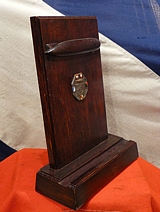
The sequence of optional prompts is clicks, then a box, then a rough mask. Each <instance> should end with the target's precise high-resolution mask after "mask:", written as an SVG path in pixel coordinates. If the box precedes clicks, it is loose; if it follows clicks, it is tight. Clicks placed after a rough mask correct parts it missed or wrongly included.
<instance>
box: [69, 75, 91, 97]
mask: <svg viewBox="0 0 160 212" xmlns="http://www.w3.org/2000/svg"><path fill="white" fill-rule="evenodd" d="M71 85H72V92H73V96H74V97H75V98H76V99H77V100H78V101H82V100H84V99H85V97H86V95H87V92H88V82H87V78H86V77H85V76H84V75H83V74H82V73H81V72H80V73H77V74H75V75H74V77H73V80H72V83H71Z"/></svg>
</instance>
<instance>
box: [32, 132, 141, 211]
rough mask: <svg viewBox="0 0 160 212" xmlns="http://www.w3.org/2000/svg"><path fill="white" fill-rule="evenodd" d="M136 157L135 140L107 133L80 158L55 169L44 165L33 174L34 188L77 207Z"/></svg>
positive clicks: (65, 203) (63, 202) (73, 207)
mask: <svg viewBox="0 0 160 212" xmlns="http://www.w3.org/2000/svg"><path fill="white" fill-rule="evenodd" d="M137 157H138V151H137V145H136V143H135V142H134V141H126V140H124V139H123V138H120V137H118V136H114V135H109V137H108V139H106V140H105V141H103V142H101V144H100V145H98V146H96V147H94V148H93V149H92V150H90V151H88V152H87V153H85V154H84V155H82V156H81V157H80V158H78V159H76V160H75V161H73V162H72V163H70V164H68V165H67V166H65V167H63V168H61V169H59V170H54V169H52V168H50V166H49V165H47V166H45V167H43V168H42V169H41V170H40V171H39V172H38V173H37V178H36V191H38V192H39V193H41V194H43V195H45V196H47V197H49V198H51V199H53V200H55V201H57V202H59V203H61V204H63V205H65V206H68V207H70V208H72V209H74V210H76V209H78V208H80V207H81V206H82V205H83V204H84V203H85V202H86V201H87V200H89V199H90V198H92V197H93V196H94V195H95V194H96V193H97V192H98V191H99V190H100V189H102V188H103V187H104V186H105V185H107V184H108V183H109V182H110V181H111V180H113V179H114V178H115V177H116V176H117V175H118V174H120V173H121V172H122V171H123V170H124V169H125V168H127V167H128V166H129V165H130V164H131V163H132V162H133V161H135V160H136V159H137Z"/></svg>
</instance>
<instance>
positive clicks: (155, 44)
mask: <svg viewBox="0 0 160 212" xmlns="http://www.w3.org/2000/svg"><path fill="white" fill-rule="evenodd" d="M44 1H45V2H46V3H48V4H49V5H50V6H52V7H53V8H54V9H56V10H58V11H59V12H61V13H63V14H64V15H66V16H96V17H97V20H98V26H99V32H101V33H102V34H104V35H105V36H107V37H108V38H109V39H111V40H112V41H114V42H115V43H117V44H118V45H120V46H121V47H123V48H124V49H126V50H127V51H128V52H130V53H131V54H133V55H134V56H136V57H137V58H138V59H139V60H141V61H142V62H143V63H144V64H146V65H147V66H148V67H149V68H150V69H152V70H153V71H154V72H155V73H157V74H158V75H160V20H159V19H158V18H159V16H160V0H107V1H105V0H98V1H97V0H81V1H79V0H44Z"/></svg>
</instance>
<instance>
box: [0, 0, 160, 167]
mask: <svg viewBox="0 0 160 212" xmlns="http://www.w3.org/2000/svg"><path fill="white" fill-rule="evenodd" d="M0 14H1V19H0V121H1V122H0V136H1V137H0V139H1V140H2V141H4V142H5V143H6V144H8V145H10V146H11V147H13V148H15V149H17V150H20V149H22V148H25V147H39V148H44V147H46V144H45V134H44V129H43V119H42V112H41V103H40V97H39V90H38V82H37V75H36V66H35V61H34V52H33V45H32V36H31V28H30V20H29V19H30V16H36V15H48V16H49V15H52V16H57V15H61V13H59V12H58V11H56V10H54V9H53V8H51V7H49V6H48V5H47V4H45V3H44V2H42V1H41V0H23V1H19V0H5V1H3V0H0ZM100 41H101V54H102V66H103V76H104V88H105V99H106V109H107V120H108V128H109V132H110V133H113V134H115V135H119V136H121V137H124V138H125V139H129V140H130V139H132V140H135V141H136V142H137V143H138V147H139V152H140V155H141V156H142V157H143V158H145V159H147V160H148V161H149V162H151V163H153V164H155V165H156V166H159V167H160V155H159V152H160V145H159V141H160V140H159V138H160V123H159V120H160V79H159V77H158V76H157V75H156V74H155V73H153V72H152V70H150V69H149V68H148V67H147V66H145V65H144V64H143V63H142V62H140V61H139V60H138V59H137V58H135V57H134V56H132V55H131V54H129V53H128V52H127V51H126V50H124V49H122V48H121V47H120V46H118V45H117V44H115V43H114V42H112V41H111V40H110V39H108V38H106V37H105V36H103V35H101V34H100Z"/></svg>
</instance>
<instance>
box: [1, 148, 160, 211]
mask: <svg viewBox="0 0 160 212" xmlns="http://www.w3.org/2000/svg"><path fill="white" fill-rule="evenodd" d="M47 163H48V158H47V152H46V150H42V149H23V150H21V151H18V152H17V153H14V154H13V155H11V156H10V157H8V158H7V159H5V160H4V161H2V162H1V163H0V174H1V180H0V181H1V183H0V191H1V192H0V212H17V211H18V212H21V211H22V212H41V211H42V212H44V211H46V212H62V211H63V212H69V211H72V210H71V209H69V208H67V207H65V206H63V205H61V204H59V203H56V202H55V201H53V200H51V199H49V198H47V197H45V196H43V195H41V194H39V193H37V192H36V191H35V177H36V173H37V171H38V170H39V169H40V168H42V167H43V166H44V165H46V164H47ZM78 211H81V212H83V211H86V212H91V211H94V212H98V211H103V212H106V211H125V212H160V170H159V169H158V168H156V167H154V166H153V165H151V164H149V163H148V162H146V161H145V160H143V159H142V158H138V160H136V161H135V162H134V163H133V164H132V165H130V166H129V167H128V168H127V169H126V170H125V171H123V172H122V173H121V174H120V175H119V176H118V177H116V178H115V179H114V180H113V181H112V182H111V183H109V184H108V185H107V186H105V187H104V188H103V189H102V190H101V191H100V192H99V193H98V194H97V195H95V196H94V197H93V198H92V199H91V200H90V201H89V202H87V203H86V204H85V205H84V206H83V207H82V208H81V209H79V210H78Z"/></svg>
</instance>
